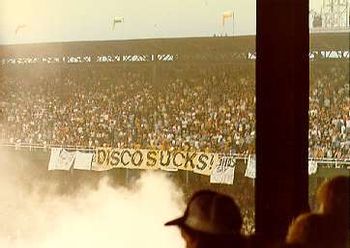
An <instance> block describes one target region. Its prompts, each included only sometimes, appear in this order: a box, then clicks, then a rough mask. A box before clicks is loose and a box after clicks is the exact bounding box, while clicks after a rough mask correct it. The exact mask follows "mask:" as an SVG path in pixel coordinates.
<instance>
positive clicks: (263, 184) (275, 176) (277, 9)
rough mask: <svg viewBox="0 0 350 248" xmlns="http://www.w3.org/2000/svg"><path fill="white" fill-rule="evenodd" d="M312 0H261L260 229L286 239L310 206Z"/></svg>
mask: <svg viewBox="0 0 350 248" xmlns="http://www.w3.org/2000/svg"><path fill="white" fill-rule="evenodd" d="M308 10H309V3H308V1H307V0H283V1H281V0H259V1H257V37H256V50H257V60H256V90H257V92H256V97H257V103H256V110H257V112H256V113H257V114H256V125H257V127H256V130H257V139H256V147H257V179H256V233H257V235H258V236H261V237H263V238H264V239H265V240H273V241H277V240H280V241H281V240H283V239H284V236H285V234H286V231H287V228H288V225H289V223H290V222H291V220H292V218H293V217H295V216H296V215H298V214H299V213H301V212H302V211H305V210H306V209H307V208H308V190H307V189H308V173H307V167H308V161H307V158H308V104H309V102H308V94H309V57H308V54H309V30H308Z"/></svg>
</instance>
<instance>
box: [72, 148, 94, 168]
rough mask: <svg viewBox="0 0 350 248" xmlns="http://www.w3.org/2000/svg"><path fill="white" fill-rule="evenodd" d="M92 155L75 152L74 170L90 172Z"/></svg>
mask: <svg viewBox="0 0 350 248" xmlns="http://www.w3.org/2000/svg"><path fill="white" fill-rule="evenodd" d="M93 155H94V154H93V153H86V152H77V154H76V157H75V161H74V166H73V167H74V169H77V170H91V163H92V157H93Z"/></svg>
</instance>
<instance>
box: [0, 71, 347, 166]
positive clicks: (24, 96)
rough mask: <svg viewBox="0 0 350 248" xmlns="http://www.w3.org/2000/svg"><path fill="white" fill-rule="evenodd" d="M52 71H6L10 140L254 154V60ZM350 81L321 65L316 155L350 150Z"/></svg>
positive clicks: (313, 90) (314, 121)
mask: <svg viewBox="0 0 350 248" xmlns="http://www.w3.org/2000/svg"><path fill="white" fill-rule="evenodd" d="M48 71H49V72H47V71H46V72H45V73H40V75H37V74H36V73H33V72H30V73H28V72H27V73H26V74H25V73H22V74H9V75H4V76H3V77H2V78H1V84H0V87H1V89H0V92H1V93H0V94H1V103H0V104H1V110H2V111H1V113H0V114H1V115H2V117H1V119H2V121H1V124H0V125H1V126H0V128H1V129H0V139H1V142H3V143H11V144H39V145H43V146H49V145H59V146H82V147H89V148H93V147H98V146H113V147H120V148H159V149H181V150H184V149H185V150H186V149H193V150H197V151H211V152H220V153H228V152H233V153H240V154H249V153H254V142H255V82H254V70H253V69H252V68H251V69H248V70H247V69H242V68H240V69H237V68H232V66H230V67H226V68H224V67H219V68H209V69H202V70H200V71H199V72H196V73H193V72H191V71H190V70H188V71H184V72H182V73H172V74H171V73H169V75H166V76H164V75H163V76H157V77H154V76H152V73H145V72H141V71H137V70H134V71H131V70H129V71H127V72H125V71H126V70H124V71H123V70H121V69H119V70H117V69H112V70H109V71H108V70H106V69H96V68H92V69H86V68H85V69H84V68H81V67H80V66H76V67H74V68H69V69H65V70H63V69H57V68H56V69H52V68H51V69H49V70H48ZM170 74H171V75H170ZM348 79H349V72H348V70H346V69H345V68H344V67H341V66H340V67H337V66H332V68H331V69H328V70H312V73H311V83H310V129H309V142H310V148H309V149H310V151H309V153H310V156H311V157H317V158H323V157H327V158H338V159H344V158H349V157H350V152H349V151H350V149H349V133H350V104H349V82H348Z"/></svg>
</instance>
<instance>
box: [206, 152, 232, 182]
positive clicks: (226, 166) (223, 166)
mask: <svg viewBox="0 0 350 248" xmlns="http://www.w3.org/2000/svg"><path fill="white" fill-rule="evenodd" d="M235 168H236V161H235V159H234V158H233V157H222V158H221V159H220V164H219V165H218V166H216V167H215V168H214V169H213V171H212V173H211V175H210V183H222V184H233V180H234V177H235Z"/></svg>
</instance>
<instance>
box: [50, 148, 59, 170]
mask: <svg viewBox="0 0 350 248" xmlns="http://www.w3.org/2000/svg"><path fill="white" fill-rule="evenodd" d="M61 150H62V148H51V154H50V161H49V167H48V170H56V165H57V163H58V157H59V156H60V152H61Z"/></svg>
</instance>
